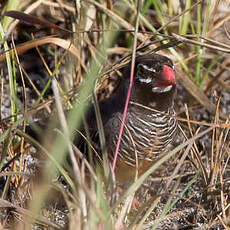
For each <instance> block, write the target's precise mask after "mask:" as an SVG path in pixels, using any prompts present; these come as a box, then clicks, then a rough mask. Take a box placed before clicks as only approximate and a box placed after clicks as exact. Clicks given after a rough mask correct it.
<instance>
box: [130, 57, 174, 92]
mask: <svg viewBox="0 0 230 230" xmlns="http://www.w3.org/2000/svg"><path fill="white" fill-rule="evenodd" d="M134 79H135V82H134V84H135V85H136V86H137V87H138V86H140V87H141V88H143V87H144V88H145V87H146V89H147V88H151V90H152V92H153V93H155V92H156V93H161V92H167V91H169V90H170V89H171V88H172V86H173V85H174V84H175V82H176V77H175V70H174V65H173V63H172V61H171V60H170V59H169V58H167V57H165V56H162V55H159V54H148V55H142V56H138V57H137V58H136V65H135V76H134Z"/></svg>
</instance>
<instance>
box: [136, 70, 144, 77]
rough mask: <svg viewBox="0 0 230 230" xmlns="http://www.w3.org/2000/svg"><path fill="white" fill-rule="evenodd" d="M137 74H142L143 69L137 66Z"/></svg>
mask: <svg viewBox="0 0 230 230" xmlns="http://www.w3.org/2000/svg"><path fill="white" fill-rule="evenodd" d="M137 74H138V75H139V76H142V75H143V70H142V69H141V68H138V70H137Z"/></svg>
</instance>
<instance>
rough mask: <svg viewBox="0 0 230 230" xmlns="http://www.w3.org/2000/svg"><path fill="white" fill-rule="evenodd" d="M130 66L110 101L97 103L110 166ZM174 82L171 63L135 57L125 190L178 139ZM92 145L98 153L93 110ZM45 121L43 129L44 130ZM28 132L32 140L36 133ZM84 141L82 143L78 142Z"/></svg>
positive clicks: (122, 176) (120, 167) (121, 160)
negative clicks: (126, 185) (174, 107)
mask: <svg viewBox="0 0 230 230" xmlns="http://www.w3.org/2000/svg"><path fill="white" fill-rule="evenodd" d="M130 69H131V63H129V64H127V65H126V66H125V67H124V68H123V69H122V70H121V73H122V78H121V80H120V83H119V84H118V87H117V88H116V90H115V91H114V93H112V95H111V96H110V97H109V98H107V99H104V100H102V101H100V102H99V109H100V115H101V119H102V123H103V128H104V134H105V145H106V151H107V153H108V156H109V159H110V161H111V162H112V161H113V156H114V152H115V148H116V144H117V140H118V135H119V131H120V126H121V120H122V116H123V110H124V106H125V101H126V96H127V91H128V87H129V84H130ZM175 95H176V77H175V70H174V65H173V63H172V61H171V60H170V59H169V58H167V57H166V56H163V55H159V54H146V55H137V56H136V59H135V68H134V82H133V85H132V90H131V95H130V102H129V105H128V110H127V116H126V120H125V128H124V131H123V134H122V139H121V144H120V149H119V152H118V159H117V164H116V167H115V175H116V180H117V182H118V183H120V184H126V183H127V182H129V181H130V180H132V179H134V178H135V175H136V170H138V175H141V174H142V173H144V172H145V171H146V170H147V169H148V168H149V167H151V166H152V165H153V163H155V162H156V160H157V159H159V157H160V156H162V153H164V152H165V151H166V150H167V146H168V145H169V144H170V143H171V142H172V141H173V139H174V137H175V135H176V133H177V121H176V119H174V118H173V116H174V115H175V111H174V109H173V105H174V98H175ZM86 121H87V124H88V128H89V132H90V136H91V137H92V138H91V140H92V145H93V146H94V147H95V148H96V150H98V149H99V148H98V146H99V144H98V143H99V139H98V138H99V137H98V129H97V125H96V116H95V111H94V107H93V106H91V107H90V109H89V111H88V112H87V115H86ZM46 125H47V119H46V121H45V122H43V124H41V123H40V124H39V126H40V127H42V128H43V130H44V129H45V127H46ZM31 131H32V130H31V129H28V132H27V133H29V134H30V135H32V136H34V137H35V138H37V136H36V133H34V132H33V131H32V132H31ZM79 139H80V140H79ZM82 139H83V138H80V137H79V136H78V137H77V136H76V138H75V140H76V141H74V142H75V144H76V145H77V146H80V147H79V148H80V149H81V150H82V152H83V153H86V152H87V151H86V148H85V147H86V146H87V145H88V144H87V143H86V142H85V141H84V140H82Z"/></svg>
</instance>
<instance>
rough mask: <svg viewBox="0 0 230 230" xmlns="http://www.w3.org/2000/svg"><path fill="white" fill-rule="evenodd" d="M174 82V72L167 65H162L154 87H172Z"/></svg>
mask: <svg viewBox="0 0 230 230" xmlns="http://www.w3.org/2000/svg"><path fill="white" fill-rule="evenodd" d="M175 81H176V76H175V72H174V70H173V69H172V68H171V67H169V66H168V65H163V69H162V71H161V74H160V76H159V78H158V79H157V81H156V82H155V85H154V86H155V87H164V86H170V85H173V84H174V83H175Z"/></svg>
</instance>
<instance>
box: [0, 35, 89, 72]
mask: <svg viewBox="0 0 230 230" xmlns="http://www.w3.org/2000/svg"><path fill="white" fill-rule="evenodd" d="M49 43H52V44H55V45H57V46H60V47H62V48H63V49H66V50H69V51H70V52H71V53H72V54H73V55H74V56H75V57H77V59H78V60H79V61H80V63H81V65H82V67H83V69H84V70H85V71H86V70H87V68H86V66H85V64H84V63H83V61H82V60H81V57H80V54H79V51H78V49H77V48H76V46H74V45H73V44H72V42H71V41H68V40H64V39H61V38H55V37H45V38H40V39H35V40H32V41H29V42H25V43H23V44H20V45H18V46H16V51H17V54H18V55H20V54H22V53H24V52H26V51H27V50H30V49H32V48H35V47H37V46H41V45H44V44H49ZM12 52H13V50H11V51H10V53H11V54H12ZM5 58H6V56H5V53H3V54H1V55H0V62H2V61H4V60H5Z"/></svg>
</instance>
